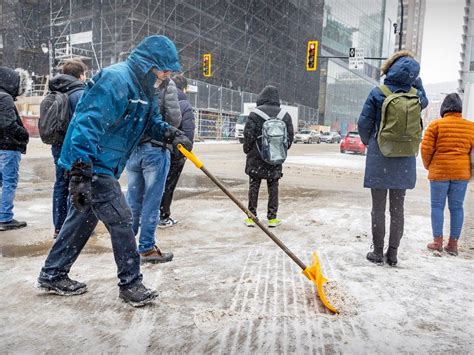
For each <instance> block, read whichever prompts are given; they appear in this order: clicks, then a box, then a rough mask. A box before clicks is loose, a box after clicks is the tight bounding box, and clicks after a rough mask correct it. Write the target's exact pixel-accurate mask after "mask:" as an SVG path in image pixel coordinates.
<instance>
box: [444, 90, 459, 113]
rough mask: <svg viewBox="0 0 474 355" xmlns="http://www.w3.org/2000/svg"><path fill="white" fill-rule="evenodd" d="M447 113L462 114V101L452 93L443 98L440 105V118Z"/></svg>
mask: <svg viewBox="0 0 474 355" xmlns="http://www.w3.org/2000/svg"><path fill="white" fill-rule="evenodd" d="M448 112H462V101H461V98H460V97H459V95H458V94H456V93H452V94H449V95H447V96H446V97H445V98H444V101H443V103H442V104H441V109H440V113H441V117H443V116H444V114H445V113H448Z"/></svg>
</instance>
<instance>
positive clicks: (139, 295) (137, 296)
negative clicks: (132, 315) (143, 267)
mask: <svg viewBox="0 0 474 355" xmlns="http://www.w3.org/2000/svg"><path fill="white" fill-rule="evenodd" d="M119 297H120V298H121V299H122V300H124V301H125V302H127V303H130V305H131V306H133V307H142V306H144V305H146V304H147V303H150V302H151V301H153V300H154V299H155V298H156V297H158V294H157V293H156V292H155V291H153V290H150V289H148V288H146V287H145V286H144V285H143V284H142V283H141V281H138V282H137V283H136V284H135V285H133V286H129V287H127V288H121V289H120V291H119Z"/></svg>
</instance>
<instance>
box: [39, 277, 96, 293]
mask: <svg viewBox="0 0 474 355" xmlns="http://www.w3.org/2000/svg"><path fill="white" fill-rule="evenodd" d="M36 288H38V289H40V290H43V291H47V292H51V293H55V294H57V295H61V296H74V295H80V294H83V293H85V292H87V285H86V284H85V283H82V282H79V281H74V280H71V279H70V278H69V277H68V276H66V277H65V278H62V279H59V280H55V281H50V280H45V279H41V278H38V281H37V283H36Z"/></svg>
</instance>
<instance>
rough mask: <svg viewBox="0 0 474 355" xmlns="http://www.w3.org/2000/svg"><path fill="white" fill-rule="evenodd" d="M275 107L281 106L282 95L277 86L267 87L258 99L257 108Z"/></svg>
mask: <svg viewBox="0 0 474 355" xmlns="http://www.w3.org/2000/svg"><path fill="white" fill-rule="evenodd" d="M261 105H273V106H280V95H279V94H278V89H277V88H276V87H275V86H271V85H267V86H265V87H264V88H263V90H262V92H261V93H260V94H259V95H258V97H257V106H261Z"/></svg>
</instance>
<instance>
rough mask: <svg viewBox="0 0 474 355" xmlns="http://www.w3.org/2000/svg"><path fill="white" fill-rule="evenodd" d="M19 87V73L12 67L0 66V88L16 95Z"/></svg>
mask: <svg viewBox="0 0 474 355" xmlns="http://www.w3.org/2000/svg"><path fill="white" fill-rule="evenodd" d="M19 88H20V74H18V72H16V71H15V70H13V69H10V68H7V67H0V90H3V91H5V92H6V93H7V94H9V95H11V96H13V97H17V96H18V95H19V93H18V92H19Z"/></svg>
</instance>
